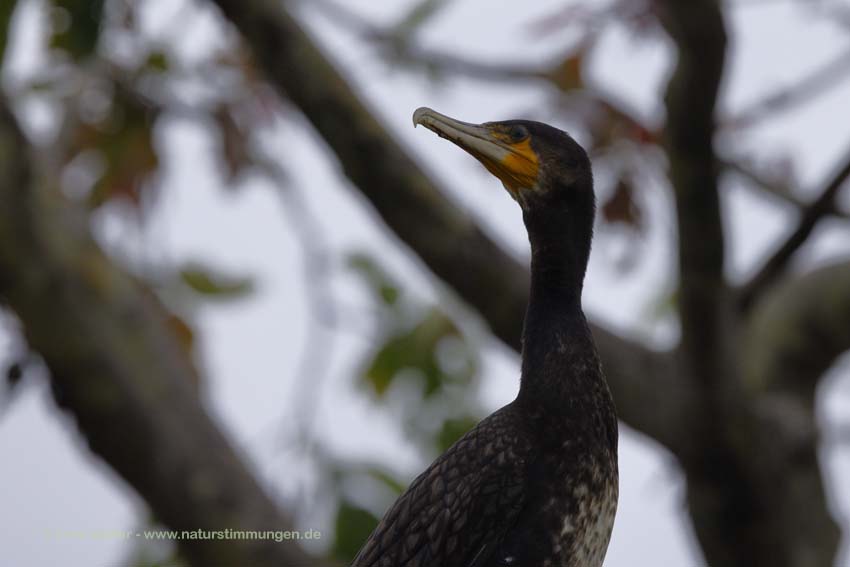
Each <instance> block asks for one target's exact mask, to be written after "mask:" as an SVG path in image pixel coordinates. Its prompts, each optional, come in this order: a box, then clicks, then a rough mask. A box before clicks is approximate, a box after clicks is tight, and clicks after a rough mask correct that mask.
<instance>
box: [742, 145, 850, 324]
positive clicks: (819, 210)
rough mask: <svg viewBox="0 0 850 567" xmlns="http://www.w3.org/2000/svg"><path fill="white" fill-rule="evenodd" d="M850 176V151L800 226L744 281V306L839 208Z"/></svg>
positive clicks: (769, 283) (807, 211)
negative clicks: (841, 191)
mask: <svg viewBox="0 0 850 567" xmlns="http://www.w3.org/2000/svg"><path fill="white" fill-rule="evenodd" d="M848 177H850V154H848V155H847V157H845V158H844V160H843V162H842V163H841V165H840V166H839V167H838V169H837V171H836V172H835V173H834V174H833V175H832V176H831V177H830V178H829V179H828V180H827V181H826V183H825V184H824V186H823V189H821V191H820V195H819V196H818V198H817V199H815V200H814V201H812V203H811V204H809V205H808V206H807V207H806V208H805V209H804V210H803V212H802V214H801V216H800V221H799V223H798V224H797V228H796V229H795V230H794V232H792V233H791V235H790V236H788V238H786V239H785V242H783V243H782V245H781V246H780V247H779V248H778V249H777V250H776V252H774V253H773V255H772V256H771V257H770V258H769V259H768V260H767V262H765V264H764V266H762V268H761V269H760V270H759V271H758V273H757V274H756V275H755V276H753V278H752V279H751V280H750V281H749V282H748V283H747V284H745V285H744V287H743V288H742V290H741V294H740V297H739V302H740V306H741V308H742V309H743V310H748V309H749V308H750V307H751V306H752V303H753V301H755V300H756V299H758V297H759V295H760V294H761V293H762V292H763V291H764V290H765V289H766V288H767V287H769V286H770V285H771V284H773V282H774V281H775V280H776V279H777V278H778V277H779V276H781V275H782V273H783V272H784V271H785V268H786V267H787V265H788V262H789V261H790V260H791V258H792V257H793V256H794V253H795V252H797V250H798V249H799V248H800V247H801V246H802V245H803V244H805V242H806V240H808V238H809V235H810V234H811V233H812V231H813V230H814V228H815V226H816V225H817V223H818V221H820V220H821V219H822V218H823V217H825V216H826V215H828V214H829V213H830V212H832V211H833V210H835V200H836V196H837V195H838V191H839V190H840V189H841V188H842V187H843V185H844V182H845V181H847V178H848Z"/></svg>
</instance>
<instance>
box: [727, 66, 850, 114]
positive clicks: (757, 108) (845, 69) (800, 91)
mask: <svg viewBox="0 0 850 567" xmlns="http://www.w3.org/2000/svg"><path fill="white" fill-rule="evenodd" d="M848 76H850V50H844V51H842V52H841V53H840V54H839V55H838V57H836V58H835V59H832V60H831V61H830V62H829V63H827V64H826V65H823V66H822V67H819V68H818V69H816V70H814V71H813V72H812V73H810V74H809V75H807V76H805V77H803V78H802V79H800V80H799V81H798V82H797V83H796V84H794V85H792V86H790V87H782V88H780V89H778V90H776V91H775V92H772V93H770V94H768V95H766V96H764V97H763V98H761V99H759V100H757V101H756V102H754V103H752V104H751V105H749V106H748V107H746V108H744V109H743V110H741V111H739V112H738V113H736V114H733V115H732V116H729V117H726V118H724V119H723V120H722V123H723V125H724V126H726V127H732V128H744V127H749V126H753V125H754V124H756V123H758V122H761V121H763V120H765V119H766V118H770V117H771V116H774V115H776V114H779V113H781V112H787V111H789V110H791V109H793V108H794V107H795V106H798V105H801V104H804V103H807V102H811V101H812V100H813V99H814V98H815V97H816V96H817V95H819V94H823V93H825V92H827V91H828V90H829V89H830V88H832V87H835V86H836V85H838V84H839V83H841V81H843V80H844V79H846V78H847V77H848Z"/></svg>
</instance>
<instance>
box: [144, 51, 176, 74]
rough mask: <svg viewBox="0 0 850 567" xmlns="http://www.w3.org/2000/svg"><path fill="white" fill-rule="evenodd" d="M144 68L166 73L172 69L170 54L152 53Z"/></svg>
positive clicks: (162, 52)
mask: <svg viewBox="0 0 850 567" xmlns="http://www.w3.org/2000/svg"><path fill="white" fill-rule="evenodd" d="M143 67H144V68H145V69H147V70H149V71H156V72H158V73H164V72H166V71H168V69H169V68H170V67H171V65H170V63H169V60H168V54H167V53H166V52H164V51H151V52H150V53H149V54H148V58H147V59H146V60H145V63H144V65H143Z"/></svg>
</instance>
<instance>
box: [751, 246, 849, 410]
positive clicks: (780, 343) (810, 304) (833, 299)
mask: <svg viewBox="0 0 850 567" xmlns="http://www.w3.org/2000/svg"><path fill="white" fill-rule="evenodd" d="M747 337H748V339H747V349H746V351H747V358H746V361H745V368H744V371H745V372H744V376H745V379H746V384H747V387H748V389H750V390H753V391H757V392H765V391H783V392H793V393H794V394H796V395H797V396H798V397H800V398H801V399H803V400H806V401H808V402H810V403H813V402H814V395H815V387H816V385H817V383H818V380H819V379H820V378H821V376H823V374H824V373H825V372H826V371H827V370H828V369H829V368H830V367H831V366H832V365H833V363H834V362H835V361H836V359H837V358H838V357H839V356H840V355H841V354H842V353H843V352H844V351H846V350H848V349H850V262H845V263H839V264H833V265H830V266H827V267H824V268H820V269H818V270H815V271H813V272H810V273H807V274H805V275H803V276H800V277H797V278H794V279H791V280H789V281H784V282H782V283H781V284H779V285H777V286H776V288H774V289H772V290H771V291H770V292H769V293H767V294H765V296H764V298H763V299H762V300H761V301H759V303H758V304H757V305H756V306H754V308H753V313H752V316H751V317H750V324H749V329H748V331H747Z"/></svg>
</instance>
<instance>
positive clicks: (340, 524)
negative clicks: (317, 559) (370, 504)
mask: <svg viewBox="0 0 850 567" xmlns="http://www.w3.org/2000/svg"><path fill="white" fill-rule="evenodd" d="M377 525H378V518H377V517H375V515H374V514H372V513H371V512H369V511H368V510H364V509H363V508H359V507H357V506H355V505H354V504H351V503H350V502H347V501H345V500H343V501H342V502H340V505H339V509H338V510H337V513H336V529H335V533H334V543H333V546H332V547H331V553H333V555H334V557H336V558H337V559H339V560H341V561H343V562H345V563H346V564H348V563H351V560H352V559H354V556H355V555H357V552H358V551H359V550H360V547H361V546H362V545H363V542H365V541H366V538H367V537H369V534H371V533H372V531H374V529H375V527H377Z"/></svg>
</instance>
